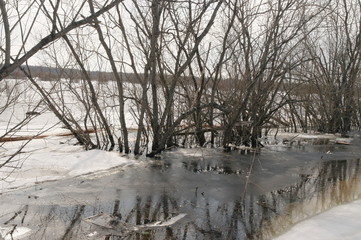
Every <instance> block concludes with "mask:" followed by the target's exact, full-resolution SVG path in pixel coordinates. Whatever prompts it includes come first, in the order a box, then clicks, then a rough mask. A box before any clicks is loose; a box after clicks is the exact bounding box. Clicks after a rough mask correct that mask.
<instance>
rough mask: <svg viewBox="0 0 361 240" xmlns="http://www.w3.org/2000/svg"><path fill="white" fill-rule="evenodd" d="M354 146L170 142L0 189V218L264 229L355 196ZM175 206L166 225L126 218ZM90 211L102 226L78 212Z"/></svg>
mask: <svg viewBox="0 0 361 240" xmlns="http://www.w3.org/2000/svg"><path fill="white" fill-rule="evenodd" d="M360 146H361V144H360V139H358V138H357V139H355V141H354V142H353V144H352V145H349V146H344V145H306V146H302V147H299V146H294V147H285V146H281V147H275V146H274V147H265V148H263V149H262V150H261V151H260V152H258V153H254V152H245V151H234V152H229V153H225V152H222V151H220V150H214V149H188V150H185V149H178V150H173V151H169V152H166V153H164V154H163V155H162V159H160V160H152V161H150V160H140V161H144V162H143V163H142V164H140V165H139V166H138V165H137V166H134V167H130V168H127V169H124V170H121V171H118V172H113V173H111V174H109V175H107V176H102V177H96V178H94V177H93V178H90V179H89V178H86V177H81V178H76V179H67V180H62V181H57V182H48V183H42V184H38V185H36V186H34V187H31V188H27V189H23V190H17V191H14V192H12V193H6V194H3V195H0V204H1V207H0V226H13V225H16V226H17V227H27V228H30V229H31V230H32V231H31V233H30V235H28V236H27V237H26V238H25V239H139V240H141V239H271V238H272V237H274V236H277V235H278V234H280V233H282V232H283V231H285V230H286V229H288V228H289V227H290V226H292V225H293V224H294V223H296V222H298V221H300V220H302V219H305V218H307V217H309V216H312V215H315V214H317V213H319V212H322V211H325V210H327V209H329V208H330V207H332V206H335V205H338V204H341V203H345V202H349V201H352V200H355V199H358V198H360V196H361V179H360V177H361V170H360V164H361V162H360V157H361V154H360V153H361V150H360ZM183 213H184V214H186V216H185V217H184V218H182V219H180V220H179V221H177V222H176V223H175V224H173V225H171V226H168V227H157V228H147V229H144V230H134V228H133V227H134V226H136V225H144V224H149V223H153V222H156V221H159V220H165V219H169V218H171V217H174V216H179V214H183ZM98 214H102V215H103V216H109V217H110V218H111V219H112V222H111V224H110V225H111V227H109V222H108V223H105V224H104V225H106V224H108V225H107V226H108V227H101V226H99V224H98V225H95V224H92V223H89V222H87V221H84V220H85V219H86V218H87V217H91V216H94V215H98ZM100 225H101V224H100Z"/></svg>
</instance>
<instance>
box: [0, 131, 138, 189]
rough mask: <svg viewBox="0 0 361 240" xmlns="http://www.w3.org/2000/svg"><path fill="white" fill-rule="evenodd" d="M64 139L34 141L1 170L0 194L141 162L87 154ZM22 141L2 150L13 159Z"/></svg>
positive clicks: (110, 154)
mask: <svg viewBox="0 0 361 240" xmlns="http://www.w3.org/2000/svg"><path fill="white" fill-rule="evenodd" d="M65 141H66V138H64V137H56V136H55V137H47V138H44V139H35V140H32V141H31V142H30V143H29V144H28V145H27V146H26V148H24V151H23V153H21V154H19V155H17V156H16V157H15V158H14V159H12V161H11V162H10V163H9V164H7V165H6V166H5V167H3V168H2V169H1V170H0V179H2V181H1V182H0V192H6V191H8V190H10V189H16V188H20V187H27V186H32V185H34V184H36V183H38V182H43V181H51V180H59V179H63V178H70V177H75V176H80V175H84V174H104V173H107V172H109V169H111V168H116V169H119V168H125V167H128V166H131V165H134V164H139V162H138V161H135V160H132V159H130V158H129V157H127V156H123V155H122V154H121V153H119V152H107V151H102V150H90V151H84V149H83V148H82V147H81V146H75V145H69V144H67V143H64V144H61V143H63V142H65ZM20 144H22V141H18V142H11V143H7V145H6V147H7V148H6V149H2V150H1V151H2V153H3V155H2V156H3V157H4V155H8V156H9V155H10V154H11V153H12V152H13V151H15V150H16V149H18V147H19V146H20Z"/></svg>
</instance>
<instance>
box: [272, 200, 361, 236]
mask: <svg viewBox="0 0 361 240" xmlns="http://www.w3.org/2000/svg"><path fill="white" fill-rule="evenodd" d="M360 227H361V200H357V201H354V202H351V203H348V204H345V205H340V206H337V207H334V208H332V209H330V210H328V211H326V212H324V213H321V214H319V215H317V216H314V217H312V218H310V219H307V220H305V221H302V222H300V223H298V224H296V225H295V226H294V227H292V228H291V229H290V230H289V231H288V232H286V233H285V234H283V235H281V236H279V237H278V238H275V240H288V239H292V240H303V239H307V240H323V239H328V240H339V239H343V240H346V239H347V240H358V239H361V231H360Z"/></svg>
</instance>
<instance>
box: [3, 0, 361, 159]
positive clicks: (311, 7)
mask: <svg viewBox="0 0 361 240" xmlns="http://www.w3.org/2000/svg"><path fill="white" fill-rule="evenodd" d="M0 10H1V18H0V32H1V35H0V36H1V37H0V46H1V47H0V48H1V49H0V51H1V52H0V84H2V85H4V84H5V83H6V81H7V79H9V78H11V76H12V75H11V74H13V73H15V72H16V71H17V72H19V71H21V72H22V74H23V75H24V76H26V78H27V79H28V81H29V82H31V84H32V85H33V86H34V87H35V88H36V89H37V91H38V93H39V94H40V95H41V97H42V100H43V101H44V102H45V103H46V104H47V106H48V107H49V109H50V110H51V111H53V112H54V114H55V115H56V117H57V118H58V119H59V120H60V121H61V122H62V123H63V125H64V126H65V127H66V128H68V129H69V130H70V131H71V132H72V133H73V135H74V136H75V137H76V139H77V140H78V141H79V143H81V144H83V145H85V147H86V148H88V149H90V148H103V149H113V148H114V147H115V146H118V147H119V149H120V150H121V151H124V152H126V153H129V152H130V151H131V150H132V151H133V152H134V154H136V155H137V154H142V153H147V154H148V155H149V156H154V155H155V154H157V153H159V152H161V151H163V150H164V149H166V148H167V147H171V146H173V145H177V144H183V145H184V144H187V143H189V142H191V141H195V142H196V143H197V144H198V145H200V146H205V145H207V144H210V145H212V146H214V145H217V144H219V145H220V146H223V147H228V146H229V145H230V144H237V145H240V144H242V145H249V146H252V147H256V146H258V144H259V142H258V139H259V137H260V136H261V135H262V130H263V129H265V128H270V127H274V128H276V127H287V128H289V129H292V131H303V132H307V131H310V130H313V131H321V132H328V133H340V134H342V135H347V134H348V132H350V131H351V130H352V128H359V127H360V110H361V105H360V96H359V95H360V93H361V92H360V67H361V66H360V65H361V1H360V0H342V1H336V0H322V1H311V0H259V1H253V0H232V1H220V0H208V1H203V0H202V1H198V0H196V1H194V0H192V1H191V0H184V1H168V0H141V1H138V0H124V1H121V0H114V1H92V0H87V1H82V2H76V1H74V2H71V1H70V2H62V1H60V0H48V1H29V3H27V4H25V3H24V1H17V0H8V1H6V0H0ZM40 29H41V31H39V30H40ZM34 57H37V58H43V59H44V62H46V63H47V64H49V65H50V66H52V67H55V69H57V71H56V73H52V74H51V79H47V80H52V81H51V82H50V83H51V87H49V86H48V85H46V87H45V85H44V84H42V83H41V82H39V81H38V78H37V76H36V75H35V76H34V74H32V71H31V69H30V68H28V67H27V64H28V62H29V61H30V60H31V59H33V58H34ZM69 69H73V70H74V69H75V70H76V72H75V73H76V74H74V72H73V73H72V74H70V72H69ZM94 71H103V72H104V71H107V72H108V74H103V75H99V79H98V80H99V81H98V82H97V81H94ZM125 73H126V74H125ZM49 78H50V76H49ZM110 80H111V81H110ZM104 81H109V82H108V83H107V84H101V83H100V82H104ZM65 95H71V96H72V97H73V98H75V99H76V100H77V101H76V102H77V105H78V108H79V109H81V112H82V114H81V115H80V116H78V115H76V114H74V111H72V108H73V107H74V106H73V104H69V103H67V102H66V97H64V96H65ZM13 100H14V101H15V99H9V103H12V102H13ZM0 107H1V109H2V108H4V107H6V105H5V106H2V105H1V106H0ZM1 109H0V110H1ZM0 113H1V112H0ZM129 115H131V116H132V117H133V118H134V119H135V120H136V131H135V133H134V137H132V138H130V137H129V134H130V133H129V127H130V126H127V124H128V122H127V117H129ZM89 129H92V130H96V131H95V137H93V136H92V135H90V134H89ZM130 139H132V140H131V141H130ZM148 145H150V146H151V149H149V150H147V149H146V147H145V146H148Z"/></svg>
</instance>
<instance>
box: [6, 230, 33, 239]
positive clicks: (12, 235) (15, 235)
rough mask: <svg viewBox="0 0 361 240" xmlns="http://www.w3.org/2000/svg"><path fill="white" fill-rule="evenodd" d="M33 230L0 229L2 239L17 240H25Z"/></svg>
mask: <svg viewBox="0 0 361 240" xmlns="http://www.w3.org/2000/svg"><path fill="white" fill-rule="evenodd" d="M30 231H31V229H30V228H26V227H16V228H14V227H0V239H4V240H16V239H23V238H25V237H26V236H27V234H28V233H30Z"/></svg>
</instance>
